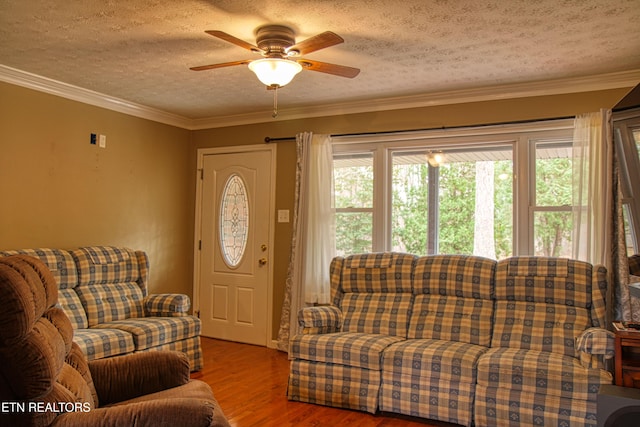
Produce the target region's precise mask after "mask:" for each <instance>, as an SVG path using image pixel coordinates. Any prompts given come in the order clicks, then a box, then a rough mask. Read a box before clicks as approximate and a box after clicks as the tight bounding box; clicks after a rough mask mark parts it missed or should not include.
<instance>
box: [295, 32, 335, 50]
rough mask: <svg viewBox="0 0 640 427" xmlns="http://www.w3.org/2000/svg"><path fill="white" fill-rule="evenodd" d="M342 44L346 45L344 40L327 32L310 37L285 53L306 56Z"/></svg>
mask: <svg viewBox="0 0 640 427" xmlns="http://www.w3.org/2000/svg"><path fill="white" fill-rule="evenodd" d="M340 43H344V39H343V38H342V37H340V36H339V35H337V34H336V33H333V32H331V31H325V32H324V33H320V34H318V35H317V36H313V37H309V38H308V39H306V40H303V41H301V42H300V43H296V44H294V45H293V46H290V47H288V48H286V49H285V52H294V51H295V52H298V53H297V54H298V55H306V54H307V53H311V52H315V51H316V50H320V49H324V48H325V47H329V46H334V45H337V44H340Z"/></svg>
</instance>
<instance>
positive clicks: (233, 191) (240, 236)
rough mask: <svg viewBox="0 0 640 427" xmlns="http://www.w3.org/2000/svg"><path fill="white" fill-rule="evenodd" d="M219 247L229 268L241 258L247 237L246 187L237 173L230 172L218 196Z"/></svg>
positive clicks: (247, 200) (247, 202)
mask: <svg viewBox="0 0 640 427" xmlns="http://www.w3.org/2000/svg"><path fill="white" fill-rule="evenodd" d="M219 224H220V248H221V249H222V256H223V258H224V262H225V263H227V265H228V266H229V267H231V268H234V267H237V266H238V264H240V261H241V260H242V257H243V255H244V252H245V249H246V247H247V239H248V237H249V199H248V198H247V187H246V185H245V184H244V181H243V180H242V178H241V177H240V175H238V174H231V176H229V179H227V183H226V184H225V186H224V190H223V191H222V195H221V197H220V218H219Z"/></svg>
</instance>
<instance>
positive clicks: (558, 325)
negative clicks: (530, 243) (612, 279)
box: [491, 257, 602, 356]
mask: <svg viewBox="0 0 640 427" xmlns="http://www.w3.org/2000/svg"><path fill="white" fill-rule="evenodd" d="M600 270H601V269H600ZM592 274H593V267H592V266H591V264H589V263H586V262H583V261H577V260H570V259H563V258H546V257H514V258H509V259H505V260H501V261H499V262H498V266H497V270H496V290H495V295H496V313H495V324H494V331H493V338H492V341H491V346H492V347H508V348H517V349H531V350H539V351H547V352H552V353H559V354H564V355H567V356H575V338H576V337H577V336H578V335H580V334H581V333H582V332H583V331H584V330H585V329H587V328H589V327H591V326H594V324H593V322H592V319H591V313H592V308H593V304H592V292H593V289H592V288H593V286H594V285H593V281H594V280H593V277H592ZM601 274H602V273H601ZM595 286H597V285H595ZM596 294H597V293H596Z"/></svg>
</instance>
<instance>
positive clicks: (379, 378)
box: [287, 253, 613, 426]
mask: <svg viewBox="0 0 640 427" xmlns="http://www.w3.org/2000/svg"><path fill="white" fill-rule="evenodd" d="M605 273H606V272H605V271H604V269H603V268H601V267H598V268H593V267H591V266H590V265H589V264H587V263H582V262H579V261H572V260H563V259H555V258H534V257H515V258H511V259H508V260H503V261H500V262H496V261H494V260H489V259H486V258H481V257H475V256H462V255H437V256H425V257H415V256H413V255H408V254H399V253H377V254H361V255H353V256H349V257H347V258H342V257H337V258H335V259H334V260H333V261H332V263H331V291H332V300H333V303H332V305H330V306H319V307H307V308H304V309H302V310H300V312H299V313H298V320H299V325H300V327H301V331H300V333H299V334H298V335H295V336H294V337H292V338H291V340H290V351H289V358H290V363H291V366H290V373H289V387H288V391H287V395H288V398H289V399H290V400H296V401H302V402H310V403H317V404H323V405H329V406H336V407H346V408H351V409H356V410H363V411H368V412H371V413H375V412H377V411H385V412H395V413H400V414H406V415H411V416H417V417H423V418H429V419H434V420H440V421H445V422H450V423H456V424H461V425H465V426H472V425H475V426H499V425H510V426H511V425H523V426H524V425H570V426H574V425H585V426H590V425H594V426H595V402H596V399H595V397H596V395H597V391H598V389H599V386H600V385H601V384H609V383H611V379H612V378H611V375H610V374H609V372H607V371H606V370H604V369H603V367H604V366H603V357H610V356H611V354H612V348H613V340H612V338H611V334H610V333H609V332H608V331H606V330H604V329H602V327H603V326H604V290H605V289H606V278H605Z"/></svg>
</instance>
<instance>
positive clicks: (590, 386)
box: [478, 348, 612, 401]
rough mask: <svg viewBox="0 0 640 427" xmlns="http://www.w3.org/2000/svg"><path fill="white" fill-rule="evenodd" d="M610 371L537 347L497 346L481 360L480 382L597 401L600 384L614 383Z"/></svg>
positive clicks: (505, 388)
mask: <svg viewBox="0 0 640 427" xmlns="http://www.w3.org/2000/svg"><path fill="white" fill-rule="evenodd" d="M611 380H612V376H611V373H609V372H608V371H605V370H603V369H587V368H584V367H583V366H582V364H581V363H580V360H579V359H576V358H574V357H569V356H563V355H561V354H556V353H548V352H543V351H535V350H516V349H508V348H494V349H490V350H489V351H487V352H486V353H485V354H483V355H482V356H481V357H480V360H479V361H478V384H480V385H483V386H488V387H498V388H503V389H504V390H510V391H505V392H506V393H512V392H513V391H517V390H521V391H523V392H527V393H540V394H543V395H553V396H557V397H566V398H570V399H573V400H593V401H595V399H596V397H597V394H598V390H599V389H600V385H602V384H611Z"/></svg>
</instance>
